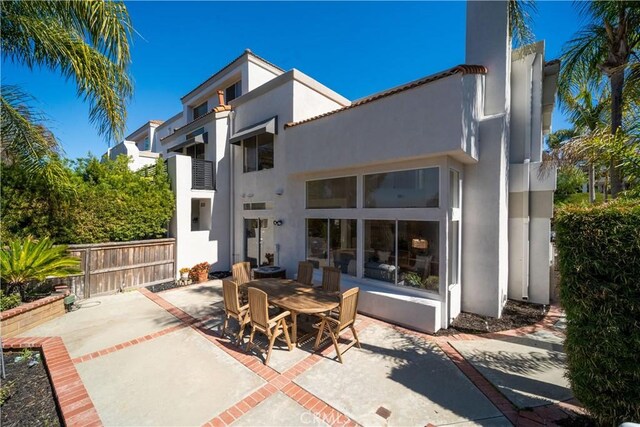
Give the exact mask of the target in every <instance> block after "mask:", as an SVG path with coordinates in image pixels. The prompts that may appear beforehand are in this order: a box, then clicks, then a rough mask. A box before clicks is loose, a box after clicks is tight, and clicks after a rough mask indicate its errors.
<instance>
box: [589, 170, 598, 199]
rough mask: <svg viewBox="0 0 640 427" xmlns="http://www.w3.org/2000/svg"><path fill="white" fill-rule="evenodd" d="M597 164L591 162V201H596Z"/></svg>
mask: <svg viewBox="0 0 640 427" xmlns="http://www.w3.org/2000/svg"><path fill="white" fill-rule="evenodd" d="M595 175H596V172H595V166H594V165H593V163H589V203H595V202H596V182H595V181H596V178H595Z"/></svg>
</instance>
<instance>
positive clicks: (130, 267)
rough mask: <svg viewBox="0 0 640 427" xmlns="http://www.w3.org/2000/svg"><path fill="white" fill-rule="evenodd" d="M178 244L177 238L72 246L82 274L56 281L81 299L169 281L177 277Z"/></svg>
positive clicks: (70, 250)
mask: <svg viewBox="0 0 640 427" xmlns="http://www.w3.org/2000/svg"><path fill="white" fill-rule="evenodd" d="M175 245H176V240H175V239H155V240H138V241H134V242H112V243H96V244H88V245H69V252H70V254H71V255H74V256H77V257H78V258H80V263H81V264H80V266H81V268H82V274H81V275H78V276H71V277H65V278H61V279H58V280H56V281H55V282H58V283H66V284H69V285H70V287H71V289H72V290H73V291H74V292H75V294H76V296H77V297H78V298H89V297H95V296H97V295H103V294H108V293H113V292H116V291H119V290H122V289H124V288H132V287H140V286H148V285H153V284H156V283H162V282H168V281H171V280H174V279H175V277H176V270H175V268H176V260H175Z"/></svg>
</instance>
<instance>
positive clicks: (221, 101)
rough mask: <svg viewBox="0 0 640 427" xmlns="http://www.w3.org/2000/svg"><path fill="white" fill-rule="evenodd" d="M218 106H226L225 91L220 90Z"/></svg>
mask: <svg viewBox="0 0 640 427" xmlns="http://www.w3.org/2000/svg"><path fill="white" fill-rule="evenodd" d="M218 105H225V104H224V91H223V90H219V91H218Z"/></svg>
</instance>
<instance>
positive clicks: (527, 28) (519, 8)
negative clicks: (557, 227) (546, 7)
mask: <svg viewBox="0 0 640 427" xmlns="http://www.w3.org/2000/svg"><path fill="white" fill-rule="evenodd" d="M537 12H538V10H537V7H536V3H535V1H534V0H509V32H510V35H511V38H512V39H513V41H514V44H515V46H516V47H520V46H524V45H526V44H529V43H533V42H534V35H533V31H532V30H531V25H532V21H533V15H534V14H536V13H537Z"/></svg>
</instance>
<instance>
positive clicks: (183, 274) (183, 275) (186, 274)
mask: <svg viewBox="0 0 640 427" xmlns="http://www.w3.org/2000/svg"><path fill="white" fill-rule="evenodd" d="M180 279H182V280H189V272H188V271H187V272H186V273H180Z"/></svg>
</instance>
